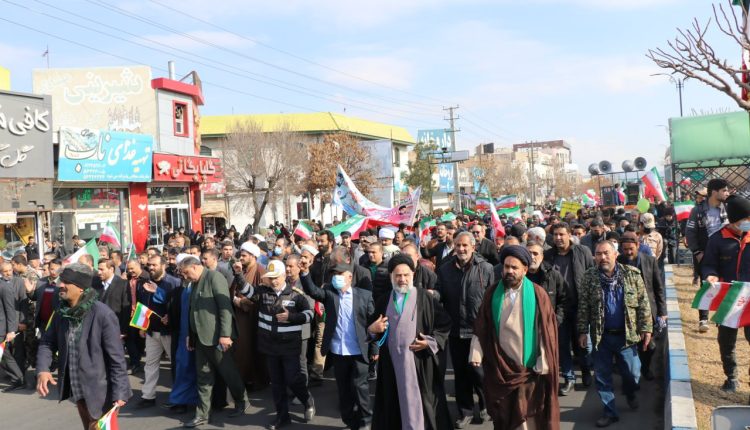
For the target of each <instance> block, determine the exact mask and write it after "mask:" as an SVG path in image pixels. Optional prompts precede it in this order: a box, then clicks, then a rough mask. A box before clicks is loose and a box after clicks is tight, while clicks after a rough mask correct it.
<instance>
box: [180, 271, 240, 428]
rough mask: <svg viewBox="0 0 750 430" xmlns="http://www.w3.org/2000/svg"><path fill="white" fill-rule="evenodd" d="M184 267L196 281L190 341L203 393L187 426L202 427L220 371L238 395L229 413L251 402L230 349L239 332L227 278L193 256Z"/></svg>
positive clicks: (233, 414) (234, 413)
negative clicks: (235, 325) (207, 267)
mask: <svg viewBox="0 0 750 430" xmlns="http://www.w3.org/2000/svg"><path fill="white" fill-rule="evenodd" d="M180 271H181V273H182V276H183V277H184V278H185V280H187V281H188V282H192V283H193V285H194V286H193V288H192V291H191V293H190V317H189V320H190V335H189V337H188V339H187V341H188V350H193V349H195V367H196V370H197V372H198V378H197V383H198V396H199V397H200V404H199V405H198V407H197V408H196V410H195V418H193V420H192V421H189V422H187V423H185V424H184V426H185V427H198V426H200V425H203V424H206V423H207V422H208V415H209V410H210V409H211V390H212V389H213V385H214V379H215V376H216V374H217V373H218V374H219V375H221V377H222V378H223V379H224V381H225V382H226V384H227V386H228V387H229V391H230V393H231V394H232V398H233V399H234V410H233V411H232V412H231V413H230V414H229V416H230V417H238V416H241V415H243V414H244V413H245V411H246V410H247V408H248V406H249V404H248V400H247V395H246V393H245V386H244V385H243V383H242V378H241V377H240V374H239V371H238V370H237V366H236V365H235V363H234V360H233V359H232V354H231V353H230V352H229V349H230V348H231V347H232V340H233V339H236V338H237V332H236V329H235V327H234V322H233V320H234V315H233V314H232V300H231V299H230V298H229V286H228V285H227V280H226V278H225V277H224V276H223V275H222V274H221V273H219V272H216V271H213V270H209V269H206V268H205V267H203V266H202V265H201V262H200V261H199V260H198V258H196V257H193V256H190V257H186V258H185V259H184V260H182V262H181V263H180Z"/></svg>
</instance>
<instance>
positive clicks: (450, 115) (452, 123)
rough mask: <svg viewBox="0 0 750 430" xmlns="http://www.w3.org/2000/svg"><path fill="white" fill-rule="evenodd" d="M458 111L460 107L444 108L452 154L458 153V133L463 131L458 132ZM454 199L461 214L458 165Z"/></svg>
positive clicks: (454, 165) (454, 172)
mask: <svg viewBox="0 0 750 430" xmlns="http://www.w3.org/2000/svg"><path fill="white" fill-rule="evenodd" d="M456 109H458V105H456V106H448V107H447V108H443V110H446V111H448V118H445V120H446V121H448V123H449V124H450V126H451V128H450V130H449V131H450V137H451V152H453V153H455V152H456V132H457V131H461V130H456V124H455V121H456V120H457V119H459V117H457V116H455V110H456ZM453 198H454V199H455V203H454V205H455V206H454V207H455V210H456V213H457V214H460V213H461V195H460V194H459V192H458V163H456V162H454V163H453Z"/></svg>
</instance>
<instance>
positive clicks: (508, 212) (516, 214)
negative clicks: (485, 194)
mask: <svg viewBox="0 0 750 430" xmlns="http://www.w3.org/2000/svg"><path fill="white" fill-rule="evenodd" d="M492 206H494V204H493V205H492ZM490 210H492V207H490ZM502 214H505V216H507V217H508V218H521V207H520V206H513V207H512V208H505V209H498V210H497V215H498V217H499V216H500V215H502ZM498 219H500V218H498Z"/></svg>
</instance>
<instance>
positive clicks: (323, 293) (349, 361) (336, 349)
mask: <svg viewBox="0 0 750 430" xmlns="http://www.w3.org/2000/svg"><path fill="white" fill-rule="evenodd" d="M300 270H301V273H300V280H301V282H302V288H304V290H305V293H306V294H307V295H309V296H310V297H312V298H313V299H315V300H318V301H320V302H323V304H324V305H325V308H326V325H325V330H324V332H323V344H322V347H321V354H323V355H324V356H329V359H330V360H331V361H332V362H333V371H334V375H335V377H336V383H337V386H338V394H339V408H340V411H339V412H340V413H341V418H342V420H343V421H344V423H345V424H346V425H347V426H348V427H351V428H353V429H363V428H369V427H370V421H371V420H372V411H371V409H370V388H369V385H368V382H367V377H368V369H369V363H370V361H371V360H374V359H376V357H377V346H376V345H375V344H374V343H368V335H367V321H368V320H369V319H370V317H371V316H372V314H373V312H374V309H375V305H374V303H373V301H372V294H371V293H370V292H369V291H367V290H364V289H361V288H353V287H352V272H351V270H352V269H351V265H350V264H337V265H335V266H333V268H332V269H331V271H332V272H333V277H332V278H331V282H330V283H327V284H325V285H323V287H322V288H321V287H318V286H317V285H315V284H314V283H313V281H312V278H311V276H310V266H309V263H308V261H307V260H300ZM340 318H341V319H342V320H341V322H339V319H340ZM329 353H330V354H329ZM355 406H356V407H357V411H356V412H355V411H354V407H355Z"/></svg>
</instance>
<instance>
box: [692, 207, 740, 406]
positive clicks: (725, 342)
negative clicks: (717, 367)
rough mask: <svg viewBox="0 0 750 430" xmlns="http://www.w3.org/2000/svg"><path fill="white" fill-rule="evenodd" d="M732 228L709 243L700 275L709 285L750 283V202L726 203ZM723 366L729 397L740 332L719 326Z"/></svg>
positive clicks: (734, 383) (734, 380)
mask: <svg viewBox="0 0 750 430" xmlns="http://www.w3.org/2000/svg"><path fill="white" fill-rule="evenodd" d="M726 211H727V218H728V220H729V224H727V225H725V226H724V227H722V228H721V230H719V231H718V232H717V233H716V234H714V235H713V236H711V238H709V239H708V244H707V245H706V251H705V253H704V254H703V260H702V261H701V274H702V275H703V279H704V280H706V281H708V282H732V281H742V282H748V281H750V253H748V254H745V253H744V251H745V247H746V246H747V244H748V243H750V234H748V231H750V200H747V199H745V198H742V197H740V196H729V197H728V198H727V199H726ZM743 330H744V332H745V339H747V341H748V342H750V327H744V328H743ZM718 341H719V353H720V354H721V365H722V367H723V368H724V374H725V375H726V380H725V381H724V384H723V385H722V386H721V389H722V390H724V391H727V392H730V393H734V392H735V391H737V385H738V381H737V361H736V359H735V354H734V349H735V345H736V344H737V329H736V328H731V327H726V326H723V325H719V333H718Z"/></svg>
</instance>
